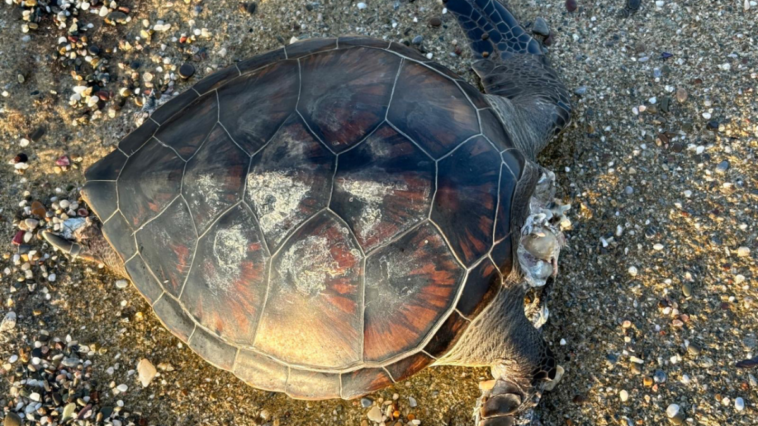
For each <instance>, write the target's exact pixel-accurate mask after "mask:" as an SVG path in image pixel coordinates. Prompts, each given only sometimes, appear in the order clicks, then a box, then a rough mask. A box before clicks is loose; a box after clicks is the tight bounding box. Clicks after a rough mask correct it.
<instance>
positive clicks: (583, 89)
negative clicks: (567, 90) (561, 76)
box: [574, 86, 587, 96]
mask: <svg viewBox="0 0 758 426" xmlns="http://www.w3.org/2000/svg"><path fill="white" fill-rule="evenodd" d="M586 93H587V86H579V87H577V88H576V89H574V94H576V95H577V96H584V95H585V94H586Z"/></svg>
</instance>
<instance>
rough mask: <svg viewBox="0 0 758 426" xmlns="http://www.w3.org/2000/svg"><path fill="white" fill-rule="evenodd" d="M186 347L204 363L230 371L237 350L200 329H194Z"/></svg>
mask: <svg viewBox="0 0 758 426" xmlns="http://www.w3.org/2000/svg"><path fill="white" fill-rule="evenodd" d="M188 345H189V347H190V348H192V350H194V351H195V352H197V353H198V354H199V355H200V356H202V357H203V358H204V359H205V360H206V361H208V362H210V363H211V364H213V365H215V366H216V367H218V368H222V369H224V370H231V369H232V367H233V366H234V358H235V357H236V356H237V348H235V347H234V346H231V345H228V344H226V343H224V341H223V340H221V338H220V337H218V336H216V335H215V334H212V333H209V332H207V331H205V330H203V329H202V328H200V327H196V328H195V332H194V333H192V336H191V337H190V339H189V342H188Z"/></svg>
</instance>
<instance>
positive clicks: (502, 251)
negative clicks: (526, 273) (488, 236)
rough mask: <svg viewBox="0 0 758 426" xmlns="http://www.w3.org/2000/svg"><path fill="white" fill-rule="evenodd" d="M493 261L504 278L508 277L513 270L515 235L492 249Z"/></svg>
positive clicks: (511, 235) (496, 244)
mask: <svg viewBox="0 0 758 426" xmlns="http://www.w3.org/2000/svg"><path fill="white" fill-rule="evenodd" d="M491 255H492V259H493V260H494V261H495V264H496V265H497V266H498V268H499V269H500V273H501V274H502V275H503V277H506V278H507V277H508V276H509V275H510V274H511V272H512V271H513V270H514V268H513V234H510V235H509V236H508V237H506V238H505V239H503V240H502V241H499V242H497V243H495V245H494V247H492V253H491Z"/></svg>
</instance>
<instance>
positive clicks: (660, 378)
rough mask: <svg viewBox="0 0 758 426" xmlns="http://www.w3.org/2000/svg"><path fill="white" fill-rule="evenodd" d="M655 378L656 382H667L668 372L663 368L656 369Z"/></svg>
mask: <svg viewBox="0 0 758 426" xmlns="http://www.w3.org/2000/svg"><path fill="white" fill-rule="evenodd" d="M653 380H654V381H655V383H665V382H666V373H665V372H663V371H662V370H655V373H653Z"/></svg>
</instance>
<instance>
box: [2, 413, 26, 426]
mask: <svg viewBox="0 0 758 426" xmlns="http://www.w3.org/2000/svg"><path fill="white" fill-rule="evenodd" d="M23 425H24V421H23V420H22V419H21V417H19V416H18V414H16V413H14V412H12V411H9V412H8V413H7V414H6V415H5V420H3V426H23Z"/></svg>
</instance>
